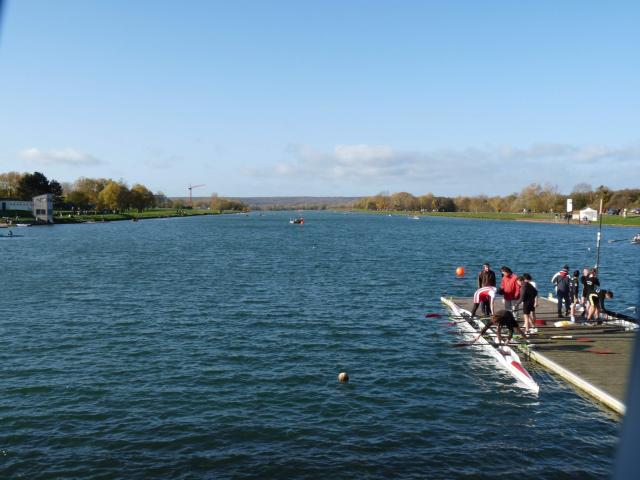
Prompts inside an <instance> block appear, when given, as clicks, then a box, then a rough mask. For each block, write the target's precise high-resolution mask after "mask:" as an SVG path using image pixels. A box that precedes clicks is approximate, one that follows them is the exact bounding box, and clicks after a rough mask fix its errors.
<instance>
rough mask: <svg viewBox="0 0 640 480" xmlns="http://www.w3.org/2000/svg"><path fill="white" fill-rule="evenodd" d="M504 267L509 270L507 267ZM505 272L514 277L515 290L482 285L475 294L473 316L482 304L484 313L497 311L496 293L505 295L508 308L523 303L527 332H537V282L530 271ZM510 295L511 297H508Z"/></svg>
mask: <svg viewBox="0 0 640 480" xmlns="http://www.w3.org/2000/svg"><path fill="white" fill-rule="evenodd" d="M503 268H504V269H507V270H508V268H507V267H503ZM504 274H506V275H509V277H513V280H514V282H513V283H514V288H513V291H512V292H507V291H505V289H504V288H502V287H501V288H496V287H494V286H486V287H480V288H479V289H478V290H476V292H475V293H474V295H473V309H472V310H471V316H474V315H475V314H476V312H477V311H478V307H479V306H480V305H482V311H483V313H484V315H489V314H493V313H495V300H496V295H503V296H504V304H505V307H506V308H507V309H508V310H513V311H515V310H516V309H517V308H518V307H519V306H520V305H522V313H523V319H524V331H525V333H527V334H529V333H537V332H538V329H537V328H535V323H536V307H537V306H538V290H537V289H536V284H535V282H533V279H532V278H531V275H529V274H528V273H525V274H523V275H521V276H519V277H516V276H515V275H514V274H513V272H511V270H508V272H505V273H503V275H504ZM508 297H509V299H507V298H508Z"/></svg>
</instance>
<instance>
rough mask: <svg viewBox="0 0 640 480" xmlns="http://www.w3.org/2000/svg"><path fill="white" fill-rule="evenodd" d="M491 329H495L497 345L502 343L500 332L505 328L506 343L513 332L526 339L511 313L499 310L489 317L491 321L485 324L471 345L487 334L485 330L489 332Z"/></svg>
mask: <svg viewBox="0 0 640 480" xmlns="http://www.w3.org/2000/svg"><path fill="white" fill-rule="evenodd" d="M491 327H496V337H497V340H498V344H501V343H502V332H501V330H502V328H507V329H508V330H509V337H508V338H507V343H509V342H510V341H511V337H513V331H514V330H516V331H517V332H518V333H519V334H520V335H522V336H523V337H526V335H525V333H524V332H523V331H522V329H521V328H520V325H518V322H517V321H516V318H515V317H514V316H513V313H511V312H510V311H508V310H499V311H498V312H496V313H495V314H493V315H491V321H490V322H487V324H486V325H485V326H484V328H483V329H482V330H481V331H480V333H479V334H478V336H477V337H476V338H475V339H474V340H473V342H471V343H475V342H476V341H478V339H480V337H482V336H483V335H484V334H485V333H486V332H487V330H489V329H490V328H491Z"/></svg>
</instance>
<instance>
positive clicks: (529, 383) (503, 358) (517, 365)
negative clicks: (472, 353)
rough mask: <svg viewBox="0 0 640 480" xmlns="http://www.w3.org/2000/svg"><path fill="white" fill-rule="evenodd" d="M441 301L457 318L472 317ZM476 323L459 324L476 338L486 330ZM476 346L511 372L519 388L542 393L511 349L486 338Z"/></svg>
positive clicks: (478, 322)
mask: <svg viewBox="0 0 640 480" xmlns="http://www.w3.org/2000/svg"><path fill="white" fill-rule="evenodd" d="M440 300H441V301H442V303H444V304H445V305H446V306H447V307H448V308H449V309H450V310H451V311H452V312H453V314H454V315H455V316H456V317H457V318H465V319H466V318H470V317H471V315H470V313H469V312H467V311H466V310H464V309H462V308H460V307H458V306H457V305H456V304H455V303H453V302H452V301H450V300H448V299H446V298H444V297H443V298H441V299H440ZM474 322H475V323H476V326H474V325H472V324H471V323H470V322H469V321H464V322H459V323H458V326H459V327H460V329H461V330H463V331H464V332H465V333H468V334H472V335H474V336H475V335H477V334H478V333H480V330H482V328H484V323H483V322H481V321H480V320H477V319H474ZM476 344H478V345H479V346H481V347H482V348H483V350H484V351H486V352H488V353H489V354H491V356H493V358H495V359H496V361H497V363H498V365H500V366H501V367H502V368H503V369H504V370H506V371H507V372H509V373H510V374H511V375H512V376H513V377H514V378H515V379H516V380H517V381H518V385H519V386H521V387H524V388H526V389H527V390H529V391H531V392H533V393H538V392H539V391H540V387H539V386H538V384H537V383H536V381H535V380H534V379H533V378H532V377H531V375H530V374H529V372H528V371H527V369H526V368H524V367H523V366H522V362H520V357H519V356H518V354H517V353H516V352H514V351H513V349H512V348H511V347H508V346H504V345H503V346H500V347H498V346H497V345H496V342H495V341H494V340H493V339H491V341H487V339H485V338H484V337H480V338H479V339H478V341H477V342H476Z"/></svg>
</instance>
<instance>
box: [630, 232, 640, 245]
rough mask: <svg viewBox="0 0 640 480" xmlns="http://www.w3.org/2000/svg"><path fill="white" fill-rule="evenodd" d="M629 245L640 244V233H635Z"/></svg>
mask: <svg viewBox="0 0 640 480" xmlns="http://www.w3.org/2000/svg"><path fill="white" fill-rule="evenodd" d="M631 243H640V233H636V234H635V235H634V236H633V238H632V239H631Z"/></svg>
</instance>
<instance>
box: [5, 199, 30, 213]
mask: <svg viewBox="0 0 640 480" xmlns="http://www.w3.org/2000/svg"><path fill="white" fill-rule="evenodd" d="M6 210H24V211H27V212H30V211H31V210H33V202H27V201H23V200H0V212H4V211H6Z"/></svg>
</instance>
